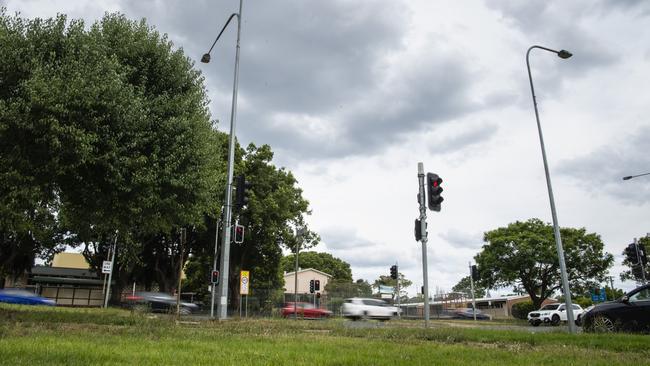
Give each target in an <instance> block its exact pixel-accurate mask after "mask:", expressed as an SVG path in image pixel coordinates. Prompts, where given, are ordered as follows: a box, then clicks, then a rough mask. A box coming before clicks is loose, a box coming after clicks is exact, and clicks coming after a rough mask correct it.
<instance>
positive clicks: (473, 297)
mask: <svg viewBox="0 0 650 366" xmlns="http://www.w3.org/2000/svg"><path fill="white" fill-rule="evenodd" d="M469 283H470V288H471V290H472V313H473V314H474V321H476V296H474V273H473V272H472V262H469Z"/></svg>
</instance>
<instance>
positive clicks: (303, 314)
mask: <svg viewBox="0 0 650 366" xmlns="http://www.w3.org/2000/svg"><path fill="white" fill-rule="evenodd" d="M296 305H297V306H296ZM296 315H298V317H299V318H305V319H322V318H329V317H330V316H332V312H331V311H329V310H327V309H321V308H317V307H316V306H314V304H311V303H308V302H299V303H294V302H288V303H286V304H284V307H283V308H282V316H283V317H285V318H292V317H294V316H296Z"/></svg>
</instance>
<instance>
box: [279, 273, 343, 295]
mask: <svg viewBox="0 0 650 366" xmlns="http://www.w3.org/2000/svg"><path fill="white" fill-rule="evenodd" d="M332 277H333V276H332V275H330V274H328V273H325V272H322V271H319V270H317V269H313V268H307V269H301V270H299V271H298V293H299V294H308V293H310V292H309V281H311V280H315V281H316V280H318V281H320V290H318V291H317V292H320V293H321V294H325V293H326V291H325V286H326V285H327V283H328V282H329V281H330V279H332ZM295 278H296V272H285V273H284V292H285V293H286V294H293V293H295V291H294V288H295Z"/></svg>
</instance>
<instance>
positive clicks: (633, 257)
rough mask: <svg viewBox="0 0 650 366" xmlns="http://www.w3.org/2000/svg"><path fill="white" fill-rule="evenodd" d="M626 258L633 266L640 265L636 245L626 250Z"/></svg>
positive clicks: (631, 245) (629, 246)
mask: <svg viewBox="0 0 650 366" xmlns="http://www.w3.org/2000/svg"><path fill="white" fill-rule="evenodd" d="M625 257H626V258H627V261H628V262H630V264H631V265H636V264H639V256H638V255H637V252H636V245H635V244H634V243H632V244H630V245H628V246H627V247H626V248H625Z"/></svg>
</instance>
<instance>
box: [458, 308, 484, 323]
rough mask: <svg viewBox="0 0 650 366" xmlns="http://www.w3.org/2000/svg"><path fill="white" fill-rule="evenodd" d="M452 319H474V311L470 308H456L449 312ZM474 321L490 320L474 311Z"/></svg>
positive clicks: (477, 310)
mask: <svg viewBox="0 0 650 366" xmlns="http://www.w3.org/2000/svg"><path fill="white" fill-rule="evenodd" d="M451 316H452V318H454V319H472V320H473V319H474V309H472V308H457V309H454V310H453V311H452V312H451ZM476 320H490V316H489V315H487V314H484V313H482V312H481V310H479V309H476Z"/></svg>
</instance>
